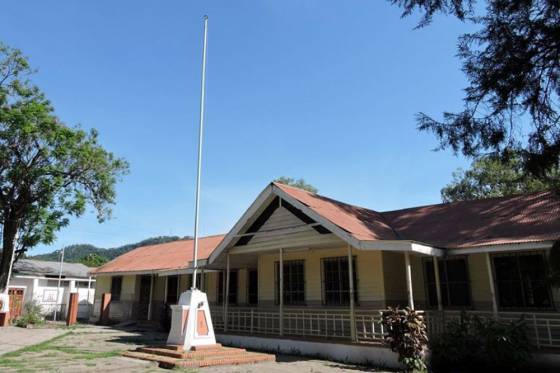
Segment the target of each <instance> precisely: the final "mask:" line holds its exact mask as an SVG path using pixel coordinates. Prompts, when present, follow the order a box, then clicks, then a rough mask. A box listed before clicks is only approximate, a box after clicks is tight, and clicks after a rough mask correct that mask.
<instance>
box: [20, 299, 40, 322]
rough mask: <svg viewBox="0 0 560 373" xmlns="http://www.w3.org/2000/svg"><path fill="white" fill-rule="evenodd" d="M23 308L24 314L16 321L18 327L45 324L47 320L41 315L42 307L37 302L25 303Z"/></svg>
mask: <svg viewBox="0 0 560 373" xmlns="http://www.w3.org/2000/svg"><path fill="white" fill-rule="evenodd" d="M23 308H24V313H23V315H22V316H21V317H18V318H17V319H16V321H15V325H16V326H20V327H23V328H25V327H27V326H28V325H41V324H44V323H45V320H44V319H43V316H42V315H41V306H40V305H39V303H37V301H35V300H31V301H29V302H27V303H25V305H24V306H23Z"/></svg>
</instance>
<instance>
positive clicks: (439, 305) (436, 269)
mask: <svg viewBox="0 0 560 373" xmlns="http://www.w3.org/2000/svg"><path fill="white" fill-rule="evenodd" d="M433 258H434V276H435V278H436V294H437V308H438V311H443V303H442V301H441V286H440V282H439V262H438V258H437V257H436V256H434V257H433Z"/></svg>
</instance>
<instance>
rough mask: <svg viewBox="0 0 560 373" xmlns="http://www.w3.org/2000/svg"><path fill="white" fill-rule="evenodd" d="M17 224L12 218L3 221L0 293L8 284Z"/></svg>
mask: <svg viewBox="0 0 560 373" xmlns="http://www.w3.org/2000/svg"><path fill="white" fill-rule="evenodd" d="M16 233H17V224H16V223H15V222H14V221H13V220H8V219H6V221H4V231H3V237H2V260H1V261H0V293H2V292H4V291H5V290H6V287H7V286H8V272H9V271H10V265H11V263H12V257H13V256H14V249H15V246H16V243H15V241H16Z"/></svg>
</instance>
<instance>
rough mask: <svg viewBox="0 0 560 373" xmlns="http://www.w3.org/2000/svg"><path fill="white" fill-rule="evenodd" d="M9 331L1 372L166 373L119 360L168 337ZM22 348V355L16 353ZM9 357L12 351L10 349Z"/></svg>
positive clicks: (213, 371)
mask: <svg viewBox="0 0 560 373" xmlns="http://www.w3.org/2000/svg"><path fill="white" fill-rule="evenodd" d="M8 329H10V330H9V331H7V332H6V331H0V338H1V339H0V345H3V344H7V345H10V347H9V348H10V351H11V352H7V353H4V354H3V355H0V372H61V373H65V372H68V373H70V372H72V373H74V372H97V371H103V372H133V373H134V372H138V373H147V372H164V371H165V370H164V369H160V368H158V367H157V365H156V364H155V363H151V362H146V361H142V360H136V359H130V358H125V357H122V356H120V355H121V353H122V352H123V351H125V350H130V349H135V348H136V347H138V346H141V345H150V344H160V343H164V342H165V339H166V337H167V335H166V334H163V333H158V332H154V331H149V332H148V331H146V330H141V329H134V328H123V329H117V328H109V327H102V326H93V325H87V326H82V327H78V328H70V329H60V328H59V329H19V328H18V329H17V330H14V329H16V328H8ZM4 333H5V334H4ZM49 333H51V334H50V337H46V336H47V335H49ZM4 337H7V338H8V341H9V342H8V343H6V342H5V341H6V339H5V338H4ZM49 338H50V339H49ZM31 341H35V342H33V343H32V342H31ZM36 343H38V344H36ZM18 347H19V348H20V349H17V348H18ZM22 347H23V348H22ZM6 351H8V350H7V348H6ZM179 371H183V372H200V373H225V372H239V373H250V372H251V373H253V372H254V373H257V372H267V373H281V372H286V373H295V372H314V373H318V372H322V373H340V372H359V371H366V372H378V371H377V370H373V369H366V368H363V367H358V366H353V365H344V364H339V363H333V362H329V361H322V360H315V359H306V358H302V357H293V356H282V355H281V356H278V357H277V362H267V363H260V364H252V365H239V366H222V367H210V368H202V369H186V370H179Z"/></svg>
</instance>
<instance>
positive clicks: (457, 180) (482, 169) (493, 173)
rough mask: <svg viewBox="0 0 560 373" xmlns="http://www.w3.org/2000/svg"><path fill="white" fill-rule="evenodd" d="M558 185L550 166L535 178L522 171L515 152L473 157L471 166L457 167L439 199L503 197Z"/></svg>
mask: <svg viewBox="0 0 560 373" xmlns="http://www.w3.org/2000/svg"><path fill="white" fill-rule="evenodd" d="M558 186H560V172H559V171H558V169H557V168H556V169H554V170H553V171H550V172H548V173H547V177H546V178H544V177H542V178H536V177H534V176H531V175H528V174H526V173H525V172H524V169H523V162H522V160H521V157H520V156H519V155H518V154H516V153H510V155H509V156H508V157H507V158H506V159H504V158H502V157H496V156H482V157H478V158H476V159H475V160H474V161H473V162H472V164H471V168H470V169H468V170H466V171H464V170H461V169H459V170H457V171H455V172H454V173H453V181H452V182H451V183H450V184H448V185H446V186H445V187H444V188H443V189H442V190H441V198H442V200H443V202H455V201H465V200H472V199H481V198H490V197H503V196H510V195H514V194H521V193H533V192H540V191H544V190H551V189H555V188H558Z"/></svg>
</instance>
